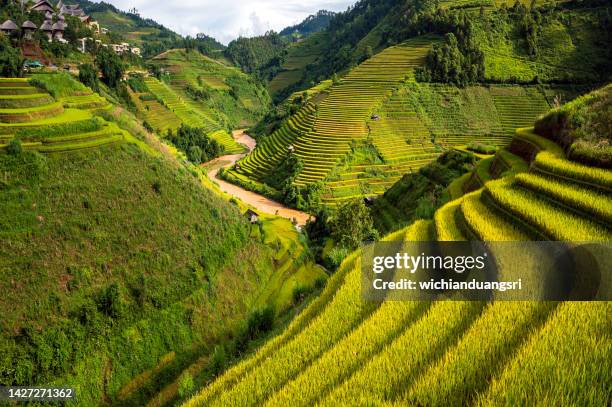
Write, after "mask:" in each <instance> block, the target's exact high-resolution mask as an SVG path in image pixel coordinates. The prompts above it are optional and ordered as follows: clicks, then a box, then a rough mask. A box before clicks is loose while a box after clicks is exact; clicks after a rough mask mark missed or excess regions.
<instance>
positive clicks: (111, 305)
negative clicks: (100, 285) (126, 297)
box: [98, 282, 124, 319]
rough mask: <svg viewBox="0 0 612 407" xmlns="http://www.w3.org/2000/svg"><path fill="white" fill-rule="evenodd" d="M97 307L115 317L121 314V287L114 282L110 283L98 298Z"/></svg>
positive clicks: (122, 308)
mask: <svg viewBox="0 0 612 407" xmlns="http://www.w3.org/2000/svg"><path fill="white" fill-rule="evenodd" d="M98 309H99V310H100V312H103V313H104V314H106V315H107V316H109V317H111V318H113V319H117V318H120V317H121V315H122V314H123V310H124V306H123V301H122V299H121V289H120V287H119V284H117V283H116V282H114V283H111V284H110V285H109V286H108V287H106V289H105V290H104V291H103V292H102V295H101V296H100V298H99V299H98Z"/></svg>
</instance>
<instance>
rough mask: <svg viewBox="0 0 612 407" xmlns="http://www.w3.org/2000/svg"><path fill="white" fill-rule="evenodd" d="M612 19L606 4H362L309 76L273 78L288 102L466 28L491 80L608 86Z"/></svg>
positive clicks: (335, 31) (338, 25)
mask: <svg viewBox="0 0 612 407" xmlns="http://www.w3.org/2000/svg"><path fill="white" fill-rule="evenodd" d="M517 5H518V6H517ZM532 5H533V8H532ZM609 15H610V8H609V4H607V3H606V2H605V1H601V0H589V1H581V2H578V1H575V2H574V1H570V2H552V1H537V2H529V1H522V2H515V1H506V0H503V1H497V0H495V1H494V0H487V1H478V2H469V1H459V0H448V1H442V2H434V1H421V2H394V1H374V0H362V1H359V2H357V3H356V4H355V5H353V6H352V7H350V8H349V10H348V11H347V12H344V13H338V14H337V15H336V16H334V18H333V19H332V20H331V22H330V25H329V27H328V29H326V30H325V31H323V32H322V34H323V35H325V38H326V40H325V43H324V44H323V46H321V47H319V48H317V49H316V54H315V55H313V56H312V57H311V59H312V62H311V65H310V66H309V69H308V70H307V71H304V72H302V73H301V74H298V72H296V71H294V72H292V73H289V72H288V71H290V70H288V69H284V68H283V69H280V70H278V72H276V73H275V74H274V75H275V76H276V75H280V79H279V80H276V79H275V78H274V79H273V82H275V84H274V86H273V88H272V89H274V92H275V93H277V92H279V91H280V90H282V88H281V87H280V86H279V85H286V86H290V88H289V89H288V90H286V92H285V93H283V92H280V93H279V95H283V96H286V93H287V92H289V91H294V90H296V89H299V88H301V89H304V88H307V87H309V86H311V84H312V82H317V81H320V80H322V79H323V78H327V77H330V76H331V75H332V74H333V73H342V72H345V71H346V70H347V69H349V68H350V67H351V66H354V65H355V64H358V63H360V62H362V61H363V60H364V59H367V58H369V57H370V56H371V55H372V54H373V53H376V52H379V51H381V50H383V49H385V48H387V47H389V46H393V45H396V44H398V43H401V42H403V41H405V40H407V39H409V38H412V37H415V36H418V35H422V34H423V33H435V34H439V35H444V34H446V33H448V32H454V33H455V34H457V32H458V30H457V29H458V28H459V27H461V26H464V27H467V30H466V31H464V32H467V33H468V36H469V37H470V41H472V43H473V44H474V45H475V46H476V48H477V49H478V50H479V51H480V52H482V53H483V56H484V58H483V59H484V68H485V78H486V80H487V81H491V82H511V83H517V82H520V83H530V82H538V81H541V82H549V83H553V82H554V83H559V82H561V83H568V82H571V83H590V82H603V81H606V80H608V78H609V77H610V74H611V72H612V68H611V66H610V63H609V61H610V60H611V54H610V49H609V47H608V46H607V42H606V41H605V40H604V39H605V38H607V35H608V34H607V33H608V31H609V27H610V17H609ZM459 31H461V30H459ZM305 42H308V40H306V41H305ZM289 77H290V78H291V80H287V79H288V78H289Z"/></svg>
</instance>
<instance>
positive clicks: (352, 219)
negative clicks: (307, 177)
mask: <svg viewBox="0 0 612 407" xmlns="http://www.w3.org/2000/svg"><path fill="white" fill-rule="evenodd" d="M305 231H306V233H307V234H308V238H309V240H310V243H311V245H312V248H313V251H314V253H315V256H316V258H317V261H319V262H321V263H322V264H324V265H325V267H327V268H329V269H332V270H333V269H335V268H337V267H338V266H339V265H340V263H341V262H342V260H343V258H344V257H345V256H346V254H348V253H349V252H351V251H352V250H354V249H356V248H357V247H359V245H360V244H361V243H362V242H366V241H375V240H377V239H378V237H379V235H378V232H377V230H376V229H375V227H374V219H373V217H372V212H371V209H370V208H369V207H367V206H366V205H365V203H364V200H363V199H360V198H356V199H352V200H349V201H346V202H345V203H344V204H342V205H340V207H339V208H338V209H337V210H336V211H335V212H331V211H330V209H328V208H327V207H321V208H319V210H318V211H317V212H316V221H315V222H311V221H309V222H307V223H306V227H305ZM330 238H331V239H333V241H334V242H335V248H334V250H332V251H331V252H329V253H324V250H323V249H324V247H325V246H326V243H327V239H330Z"/></svg>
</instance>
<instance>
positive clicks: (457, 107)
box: [323, 83, 549, 205]
mask: <svg viewBox="0 0 612 407" xmlns="http://www.w3.org/2000/svg"><path fill="white" fill-rule="evenodd" d="M513 96H516V97H513ZM548 108H549V105H548V103H547V101H546V98H545V95H544V94H542V93H541V92H540V91H539V90H538V89H536V88H535V87H513V86H496V87H492V88H485V87H468V88H465V89H458V88H453V87H449V86H445V85H435V84H434V85H429V84H416V83H409V85H408V86H406V87H403V88H401V89H399V90H397V91H394V92H393V94H392V95H391V96H390V97H388V98H386V99H385V100H384V101H383V103H382V105H381V106H380V107H379V108H377V109H375V113H376V116H377V117H376V118H373V119H369V120H368V121H367V125H368V127H369V138H368V140H369V141H370V142H371V143H372V144H373V146H374V147H375V148H376V151H377V153H378V154H379V156H380V158H381V159H382V161H383V163H361V162H356V163H355V164H353V165H350V166H348V167H347V168H342V170H341V171H339V172H340V174H339V175H337V176H336V177H335V178H333V179H331V180H329V179H328V180H326V182H325V186H326V192H325V195H324V196H323V201H324V202H325V203H326V204H328V205H335V204H336V203H337V202H339V201H342V200H345V199H347V198H352V197H359V196H372V195H378V194H382V193H383V192H384V191H385V190H386V189H387V188H388V187H389V186H391V185H393V184H394V183H395V182H396V181H398V180H399V179H400V178H401V176H402V175H403V174H405V173H408V172H411V171H415V170H418V169H419V168H420V167H422V166H423V165H425V164H427V163H429V162H431V161H433V160H434V159H436V158H437V156H438V155H439V154H440V153H441V152H443V151H444V150H445V149H450V148H459V147H461V148H463V147H465V146H466V145H467V144H468V143H471V142H476V143H482V144H486V145H495V146H499V147H504V146H507V145H508V144H509V143H510V141H511V140H512V134H514V130H515V128H514V127H512V126H525V125H526V124H528V123H532V122H533V121H534V120H535V119H536V118H537V117H538V116H539V115H540V114H542V113H544V112H545V111H546V110H547V109H548Z"/></svg>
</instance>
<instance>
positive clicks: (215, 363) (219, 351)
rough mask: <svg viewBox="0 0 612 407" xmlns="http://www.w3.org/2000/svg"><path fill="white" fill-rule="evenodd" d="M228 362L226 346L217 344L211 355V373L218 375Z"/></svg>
mask: <svg viewBox="0 0 612 407" xmlns="http://www.w3.org/2000/svg"><path fill="white" fill-rule="evenodd" d="M226 363H227V355H226V353H225V347H224V346H223V345H219V346H215V351H214V352H213V354H212V356H211V357H210V364H209V367H210V374H211V375H213V376H217V375H218V374H219V373H221V372H222V371H223V370H224V369H225V365H226Z"/></svg>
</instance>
